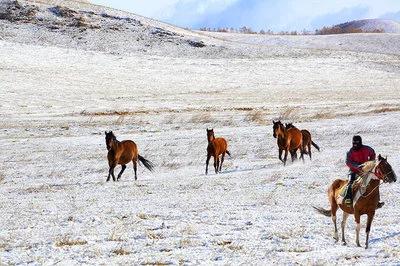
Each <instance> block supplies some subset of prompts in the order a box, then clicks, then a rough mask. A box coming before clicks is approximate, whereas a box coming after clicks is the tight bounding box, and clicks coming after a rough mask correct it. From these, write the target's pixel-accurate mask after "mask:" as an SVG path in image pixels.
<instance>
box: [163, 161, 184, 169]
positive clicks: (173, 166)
mask: <svg viewBox="0 0 400 266" xmlns="http://www.w3.org/2000/svg"><path fill="white" fill-rule="evenodd" d="M163 166H164V167H167V168H168V169H172V170H176V169H178V168H179V167H180V164H179V163H177V162H166V163H164V164H163Z"/></svg>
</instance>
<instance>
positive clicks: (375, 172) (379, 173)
mask: <svg viewBox="0 0 400 266" xmlns="http://www.w3.org/2000/svg"><path fill="white" fill-rule="evenodd" d="M382 162H383V161H379V162H378V163H377V164H376V165H375V166H374V168H372V170H370V171H368V172H367V174H373V175H375V176H376V177H377V178H378V180H379V184H378V185H377V186H375V187H374V188H373V189H372V190H371V191H370V192H369V193H368V194H367V195H361V197H363V198H368V197H369V196H371V194H372V193H373V192H374V191H375V190H376V189H377V188H379V187H380V186H381V185H382V184H383V183H385V182H389V181H388V180H387V176H388V175H389V174H390V173H393V170H391V171H389V172H388V173H386V174H383V173H382V170H381V169H380V168H379V167H378V166H379V165H380V164H381V163H382ZM381 180H382V181H383V182H380V181H381Z"/></svg>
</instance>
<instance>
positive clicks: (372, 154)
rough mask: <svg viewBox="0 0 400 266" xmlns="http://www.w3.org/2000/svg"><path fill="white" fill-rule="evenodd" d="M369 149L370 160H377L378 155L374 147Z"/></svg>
mask: <svg viewBox="0 0 400 266" xmlns="http://www.w3.org/2000/svg"><path fill="white" fill-rule="evenodd" d="M368 148H369V149H368V150H369V155H368V156H369V159H370V160H375V157H376V155H375V151H374V149H372V148H371V147H368Z"/></svg>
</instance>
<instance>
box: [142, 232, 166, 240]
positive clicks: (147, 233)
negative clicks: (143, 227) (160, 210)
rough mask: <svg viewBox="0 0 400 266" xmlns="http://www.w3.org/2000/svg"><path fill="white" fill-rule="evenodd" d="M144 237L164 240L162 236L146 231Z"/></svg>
mask: <svg viewBox="0 0 400 266" xmlns="http://www.w3.org/2000/svg"><path fill="white" fill-rule="evenodd" d="M146 236H147V238H148V239H151V240H160V239H164V238H165V236H164V235H163V234H161V233H155V232H152V231H150V230H147V231H146Z"/></svg>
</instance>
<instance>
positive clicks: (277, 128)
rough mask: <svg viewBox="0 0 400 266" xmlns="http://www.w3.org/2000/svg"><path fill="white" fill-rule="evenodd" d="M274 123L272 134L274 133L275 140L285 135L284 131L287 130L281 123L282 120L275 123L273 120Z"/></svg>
mask: <svg viewBox="0 0 400 266" xmlns="http://www.w3.org/2000/svg"><path fill="white" fill-rule="evenodd" d="M272 123H273V124H274V126H273V128H272V130H273V131H272V132H273V134H272V135H273V136H274V138H277V137H279V136H281V135H282V134H283V133H284V131H285V128H284V126H283V124H282V122H281V121H280V120H278V121H276V122H275V121H274V120H272Z"/></svg>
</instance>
